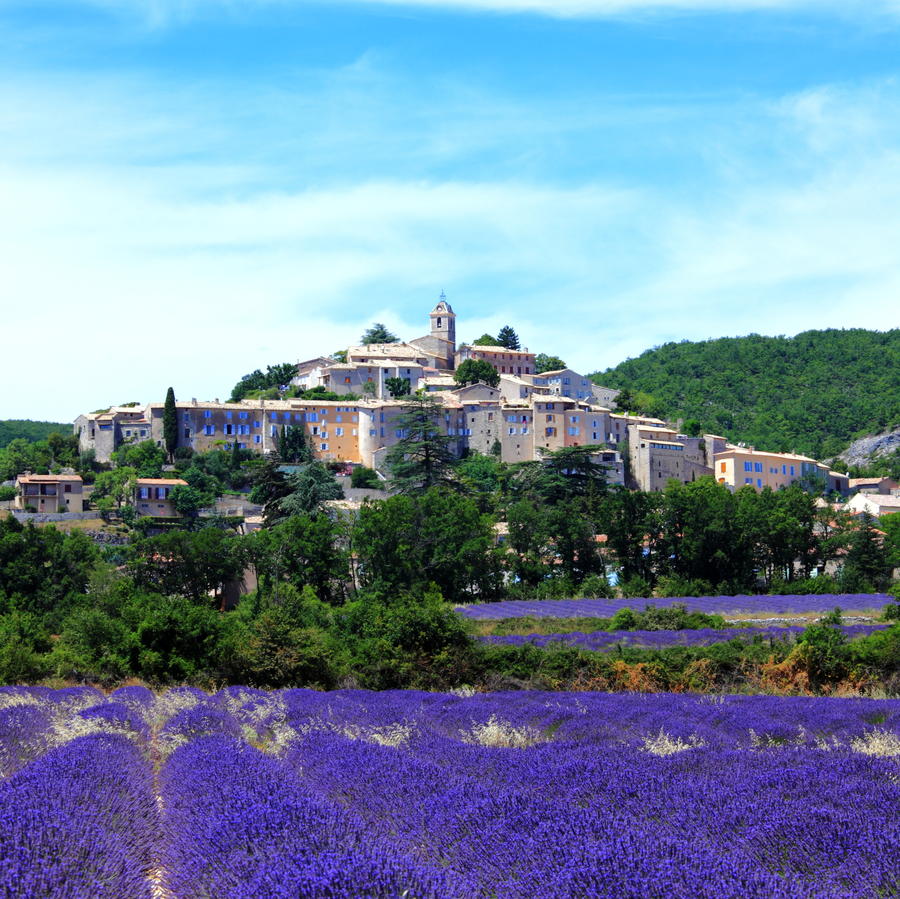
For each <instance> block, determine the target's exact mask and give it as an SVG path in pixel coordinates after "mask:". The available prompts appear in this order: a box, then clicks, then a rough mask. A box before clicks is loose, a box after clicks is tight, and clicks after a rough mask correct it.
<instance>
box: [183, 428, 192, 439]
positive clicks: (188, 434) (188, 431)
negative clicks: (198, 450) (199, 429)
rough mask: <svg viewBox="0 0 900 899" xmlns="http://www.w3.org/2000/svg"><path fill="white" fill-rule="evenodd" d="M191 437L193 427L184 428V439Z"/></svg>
mask: <svg viewBox="0 0 900 899" xmlns="http://www.w3.org/2000/svg"><path fill="white" fill-rule="evenodd" d="M190 437H191V429H190V428H185V429H184V439H185V440H189V439H190Z"/></svg>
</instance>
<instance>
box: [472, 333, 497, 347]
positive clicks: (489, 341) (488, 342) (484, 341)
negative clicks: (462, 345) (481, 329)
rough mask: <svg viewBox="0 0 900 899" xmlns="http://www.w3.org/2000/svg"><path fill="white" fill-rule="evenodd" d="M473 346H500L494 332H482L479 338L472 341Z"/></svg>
mask: <svg viewBox="0 0 900 899" xmlns="http://www.w3.org/2000/svg"><path fill="white" fill-rule="evenodd" d="M472 346H500V344H499V343H497V338H496V337H494V335H493V334H482V335H481V337H479V338H478V340H473V341H472Z"/></svg>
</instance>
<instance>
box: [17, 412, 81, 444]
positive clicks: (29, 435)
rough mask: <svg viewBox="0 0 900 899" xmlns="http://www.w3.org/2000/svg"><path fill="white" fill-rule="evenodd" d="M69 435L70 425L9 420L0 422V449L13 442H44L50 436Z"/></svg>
mask: <svg viewBox="0 0 900 899" xmlns="http://www.w3.org/2000/svg"><path fill="white" fill-rule="evenodd" d="M54 432H55V433H57V434H71V433H72V424H71V422H70V423H69V424H63V423H61V422H55V421H29V420H22V419H13V418H10V419H8V420H6V421H0V447H4V446H8V445H9V444H10V443H11V442H12V441H13V440H16V439H18V438H23V439H25V440H46V439H47V438H48V437H49V436H50V435H51V434H53V433H54Z"/></svg>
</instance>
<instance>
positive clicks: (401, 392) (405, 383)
mask: <svg viewBox="0 0 900 899" xmlns="http://www.w3.org/2000/svg"><path fill="white" fill-rule="evenodd" d="M384 386H385V387H387V389H388V393H389V394H390V395H391V396H392V397H398V396H409V394H410V393H411V389H412V388H411V385H410V383H409V378H385V379H384Z"/></svg>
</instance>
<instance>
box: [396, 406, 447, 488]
mask: <svg viewBox="0 0 900 899" xmlns="http://www.w3.org/2000/svg"><path fill="white" fill-rule="evenodd" d="M406 409H407V411H406V412H404V413H402V414H400V415H398V416H397V418H396V419H395V427H396V428H398V429H399V430H401V432H402V433H403V434H404V436H403V437H402V438H401V439H400V440H399V441H398V442H397V443H395V444H394V446H392V447H391V448H390V449H389V450H388V452H387V455H386V456H385V464H386V465H387V468H388V470H389V471H390V473H391V486H392V487H393V488H394V489H395V490H396V491H398V492H399V493H415V492H418V491H420V490H427V489H428V488H429V487H434V486H435V485H437V484H452V483H455V481H454V478H453V471H452V470H453V463H454V461H455V460H454V455H453V451H452V449H451V442H452V440H453V438H452V437H449V436H447V435H446V434H445V433H444V432H443V430H442V428H441V418H442V416H443V413H444V407H443V405H442V404H441V403H440V402H439V401H438V400H436V399H435V398H434V397H433V396H429V395H428V394H421V395H417V396H411V397H410V398H409V401H408V402H407V404H406Z"/></svg>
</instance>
